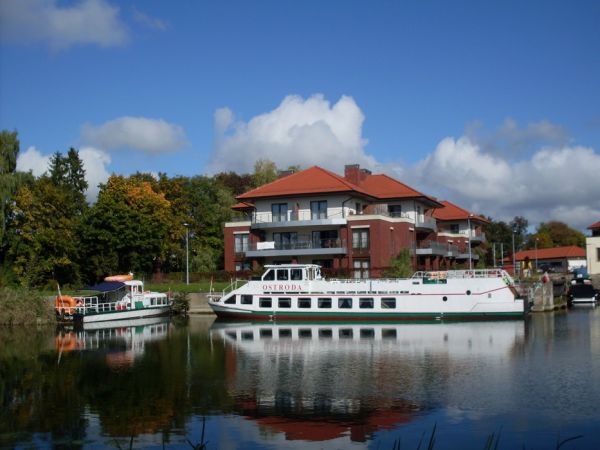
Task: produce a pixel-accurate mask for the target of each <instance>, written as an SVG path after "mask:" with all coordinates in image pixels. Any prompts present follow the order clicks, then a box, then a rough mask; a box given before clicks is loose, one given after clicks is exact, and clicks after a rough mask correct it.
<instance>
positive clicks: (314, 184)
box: [237, 166, 371, 200]
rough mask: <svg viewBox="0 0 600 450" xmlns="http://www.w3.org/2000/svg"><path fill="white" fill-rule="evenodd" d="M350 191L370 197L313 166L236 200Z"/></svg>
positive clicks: (336, 176) (350, 184) (338, 177)
mask: <svg viewBox="0 0 600 450" xmlns="http://www.w3.org/2000/svg"><path fill="white" fill-rule="evenodd" d="M352 191H354V192H357V193H360V194H363V195H368V196H369V197H371V195H369V194H368V193H367V192H366V191H365V190H364V189H362V188H360V187H358V186H356V185H354V184H352V183H350V182H349V181H348V180H346V179H345V178H343V177H341V176H339V175H336V174H335V173H333V172H330V171H328V170H325V169H322V168H321V167H318V166H313V167H310V168H308V169H306V170H302V171H300V172H296V173H293V174H291V175H288V176H286V177H283V178H279V179H277V180H275V181H273V182H271V183H268V184H265V185H263V186H260V187H258V188H256V189H253V190H251V191H248V192H246V193H244V194H242V195H238V197H237V199H238V200H248V199H254V198H264V197H281V196H288V195H306V194H322V193H334V192H352Z"/></svg>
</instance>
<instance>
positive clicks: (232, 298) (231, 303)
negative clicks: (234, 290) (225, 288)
mask: <svg viewBox="0 0 600 450" xmlns="http://www.w3.org/2000/svg"><path fill="white" fill-rule="evenodd" d="M235 297H236V296H235V295H232V296H231V297H230V298H228V299H227V300H225V304H226V305H235Z"/></svg>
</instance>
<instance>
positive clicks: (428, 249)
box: [416, 241, 460, 258]
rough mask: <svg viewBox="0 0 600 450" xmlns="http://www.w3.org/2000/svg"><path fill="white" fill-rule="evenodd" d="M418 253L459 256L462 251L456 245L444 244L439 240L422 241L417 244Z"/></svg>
mask: <svg viewBox="0 0 600 450" xmlns="http://www.w3.org/2000/svg"><path fill="white" fill-rule="evenodd" d="M416 254H417V255H435V256H448V257H455V258H456V257H458V255H459V254H460V251H459V249H458V247H457V246H456V245H452V244H444V243H443V242H437V241H421V242H419V243H418V244H417V249H416Z"/></svg>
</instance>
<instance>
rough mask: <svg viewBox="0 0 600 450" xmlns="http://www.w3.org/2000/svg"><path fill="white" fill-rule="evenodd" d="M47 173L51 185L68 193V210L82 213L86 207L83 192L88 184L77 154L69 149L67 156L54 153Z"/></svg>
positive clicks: (72, 149)
mask: <svg viewBox="0 0 600 450" xmlns="http://www.w3.org/2000/svg"><path fill="white" fill-rule="evenodd" d="M49 172H50V175H49V176H50V180H51V181H52V183H53V184H54V185H55V186H56V187H58V188H60V189H63V190H65V191H66V192H67V193H68V196H69V197H70V205H69V209H70V210H71V211H72V212H73V213H74V214H81V213H83V211H84V210H85V209H86V207H87V203H86V201H85V190H86V189H87V188H88V183H87V181H86V180H85V169H84V168H83V162H82V161H81V159H80V158H79V152H78V151H77V150H75V149H74V148H72V147H71V148H70V149H69V151H68V153H67V156H63V155H62V153H60V152H56V153H54V155H52V157H51V158H50V168H49ZM62 206H65V205H61V207H62Z"/></svg>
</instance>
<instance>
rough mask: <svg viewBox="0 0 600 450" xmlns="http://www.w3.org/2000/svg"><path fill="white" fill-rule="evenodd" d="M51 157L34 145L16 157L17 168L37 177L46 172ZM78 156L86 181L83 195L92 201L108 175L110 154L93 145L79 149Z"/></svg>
mask: <svg viewBox="0 0 600 450" xmlns="http://www.w3.org/2000/svg"><path fill="white" fill-rule="evenodd" d="M51 157H52V155H51V154H48V155H43V154H42V153H41V152H39V151H38V150H37V149H36V148H35V147H29V148H28V149H27V150H26V151H24V152H23V153H21V154H20V155H19V157H18V158H17V170H18V171H19V172H29V171H31V173H33V175H35V176H36V177H39V176H41V175H43V174H44V173H46V172H48V169H49V166H50V158H51ZM79 158H80V159H81V161H82V163H83V168H84V169H85V179H86V181H87V183H88V188H87V190H86V192H85V196H86V199H87V201H88V202H90V203H93V202H95V201H96V198H97V197H98V192H99V191H100V190H99V188H98V185H99V184H100V183H104V182H105V181H106V180H108V177H109V175H110V174H109V173H108V170H107V166H108V165H109V164H110V162H111V159H110V155H108V154H107V153H106V152H104V151H102V150H99V149H96V148H93V147H84V148H82V149H81V150H79Z"/></svg>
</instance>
